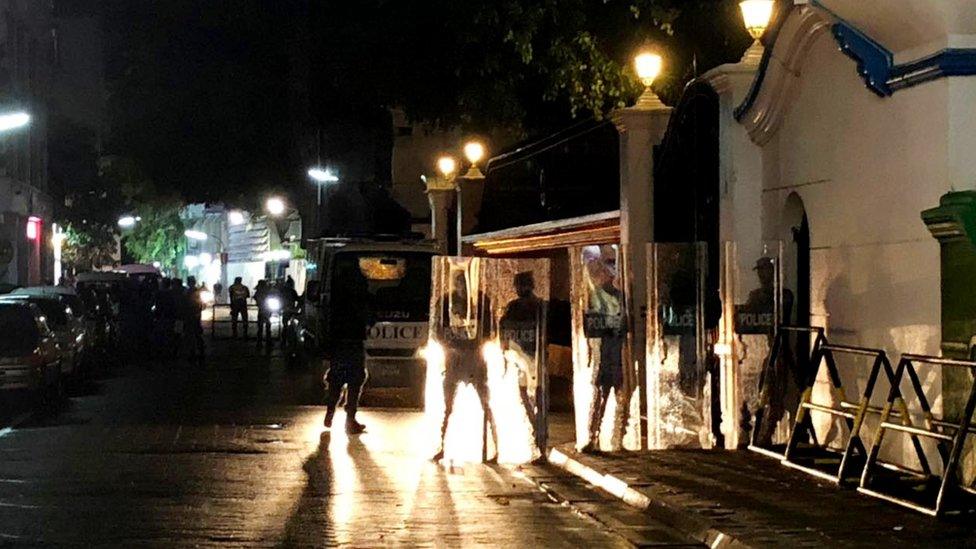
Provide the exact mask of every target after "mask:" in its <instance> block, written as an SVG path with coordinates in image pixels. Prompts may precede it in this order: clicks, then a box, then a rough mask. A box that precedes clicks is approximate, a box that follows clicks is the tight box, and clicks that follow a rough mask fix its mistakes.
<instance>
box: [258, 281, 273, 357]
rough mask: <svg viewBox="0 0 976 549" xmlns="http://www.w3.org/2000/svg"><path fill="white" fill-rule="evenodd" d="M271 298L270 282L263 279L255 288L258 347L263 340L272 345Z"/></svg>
mask: <svg viewBox="0 0 976 549" xmlns="http://www.w3.org/2000/svg"><path fill="white" fill-rule="evenodd" d="M269 297H271V287H270V286H269V285H268V281H267V280H264V279H261V280H259V281H258V285H257V286H255V287H254V301H255V303H257V304H258V345H261V341H262V340H266V341H267V342H268V345H269V346H270V345H271V311H270V310H269V307H268V298H269Z"/></svg>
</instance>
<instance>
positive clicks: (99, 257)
mask: <svg viewBox="0 0 976 549" xmlns="http://www.w3.org/2000/svg"><path fill="white" fill-rule="evenodd" d="M118 250H119V241H118V235H117V234H116V233H115V231H113V230H106V228H105V227H104V226H86V225H82V226H80V227H79V226H75V225H72V224H70V223H69V224H68V225H66V226H65V228H64V242H63V244H62V251H61V261H62V262H63V263H64V266H65V269H66V271H74V272H86V271H91V270H97V269H100V268H102V267H110V266H112V265H113V264H114V263H115V261H116V259H117V258H118Z"/></svg>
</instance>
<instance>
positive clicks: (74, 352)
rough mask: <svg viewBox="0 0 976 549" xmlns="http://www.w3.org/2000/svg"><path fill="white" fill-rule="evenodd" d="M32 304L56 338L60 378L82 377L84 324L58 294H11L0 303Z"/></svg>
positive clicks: (1, 297) (0, 299)
mask: <svg viewBox="0 0 976 549" xmlns="http://www.w3.org/2000/svg"><path fill="white" fill-rule="evenodd" d="M3 302H14V303H16V302H20V303H30V304H32V305H35V306H36V307H37V308H38V309H40V310H41V313H42V314H43V315H44V319H45V320H46V321H47V325H48V327H49V328H50V329H51V330H52V331H53V332H54V335H55V337H56V338H57V343H58V347H59V348H60V351H61V361H60V363H61V375H62V376H63V377H64V378H65V379H70V378H73V377H76V376H77V375H78V374H79V371H80V369H81V368H80V367H81V364H82V360H83V359H84V357H85V352H86V346H87V344H88V342H87V340H86V333H85V321H84V320H82V319H81V318H80V317H78V316H75V314H74V311H72V309H71V307H70V306H68V305H67V304H66V303H65V302H63V301H62V299H61V297H60V296H57V295H24V294H8V295H5V296H0V303H3Z"/></svg>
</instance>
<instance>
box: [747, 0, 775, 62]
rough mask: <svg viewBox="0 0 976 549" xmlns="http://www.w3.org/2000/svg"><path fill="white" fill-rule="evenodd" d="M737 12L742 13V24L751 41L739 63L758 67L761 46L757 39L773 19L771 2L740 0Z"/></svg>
mask: <svg viewBox="0 0 976 549" xmlns="http://www.w3.org/2000/svg"><path fill="white" fill-rule="evenodd" d="M739 10H740V11H741V12H742V22H743V23H745V26H746V30H747V31H749V35H750V36H752V39H753V42H752V45H751V46H749V49H747V50H746V53H745V54H744V55H743V56H742V61H741V62H742V63H748V64H754V65H758V64H759V61H760V60H761V59H762V56H763V45H762V42H760V41H759V39H760V38H762V35H763V33H765V32H766V28H767V27H769V20H770V19H772V17H773V0H742V2H739Z"/></svg>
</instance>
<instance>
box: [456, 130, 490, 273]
mask: <svg viewBox="0 0 976 549" xmlns="http://www.w3.org/2000/svg"><path fill="white" fill-rule="evenodd" d="M463 150H464V157H465V158H466V159H467V161H468V162H469V163H470V164H471V166H470V167H469V168H468V171H467V173H465V174H464V176H463V177H461V178H460V181H458V184H457V185H456V186H455V189H456V190H457V255H458V257H461V251H462V246H461V239H462V238H464V209H463V207H462V203H463V196H464V189H463V188H462V187H461V183H462V182H464V181H480V180H482V179H484V178H485V176H484V174H482V173H481V170H479V169H478V162H480V161H481V159H483V158H484V157H485V146H484V144H483V143H481V142H480V141H468V142H467V143H465V144H464V148H463ZM451 160H452V161H453V158H452V159H451ZM452 171H453V170H452Z"/></svg>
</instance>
